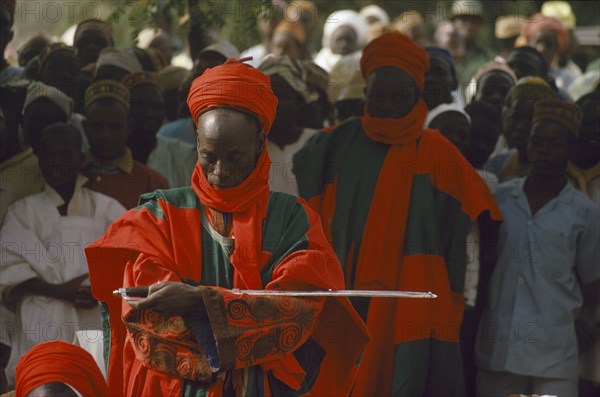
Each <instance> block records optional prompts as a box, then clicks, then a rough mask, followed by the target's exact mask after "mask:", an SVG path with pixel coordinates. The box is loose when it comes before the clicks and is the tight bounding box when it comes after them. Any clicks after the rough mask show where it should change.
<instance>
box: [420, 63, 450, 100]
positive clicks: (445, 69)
mask: <svg viewBox="0 0 600 397" xmlns="http://www.w3.org/2000/svg"><path fill="white" fill-rule="evenodd" d="M430 65H431V66H430V68H429V70H428V71H427V72H426V73H425V86H424V87H423V100H425V103H427V108H428V109H429V110H431V109H433V108H435V107H436V106H438V105H440V104H442V103H452V91H453V90H455V89H456V88H457V84H458V83H457V81H456V77H455V76H454V75H453V73H452V69H451V68H450V65H448V63H447V62H445V61H443V60H441V59H439V58H437V57H433V58H430Z"/></svg>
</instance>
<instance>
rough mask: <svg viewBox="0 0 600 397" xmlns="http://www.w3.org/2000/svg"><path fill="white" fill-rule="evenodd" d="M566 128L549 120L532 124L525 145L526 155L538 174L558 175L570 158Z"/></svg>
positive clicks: (562, 171) (565, 167) (563, 170)
mask: <svg viewBox="0 0 600 397" xmlns="http://www.w3.org/2000/svg"><path fill="white" fill-rule="evenodd" d="M568 134H569V132H568V131H567V130H566V128H564V127H562V126H561V125H559V124H557V123H553V122H550V121H540V122H537V123H535V124H534V125H533V128H532V129H531V136H530V137H529V143H528V145H527V157H528V158H529V161H530V162H531V164H532V166H533V169H532V172H535V173H536V174H538V175H560V174H561V173H564V172H565V170H566V169H567V162H568V161H569V160H570V159H571V154H572V153H571V147H570V145H569V141H568Z"/></svg>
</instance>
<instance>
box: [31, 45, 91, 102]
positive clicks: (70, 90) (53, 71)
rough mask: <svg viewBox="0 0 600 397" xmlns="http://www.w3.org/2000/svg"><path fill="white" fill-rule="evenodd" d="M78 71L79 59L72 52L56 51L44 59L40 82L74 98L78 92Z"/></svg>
mask: <svg viewBox="0 0 600 397" xmlns="http://www.w3.org/2000/svg"><path fill="white" fill-rule="evenodd" d="M80 70H81V66H80V64H79V59H77V56H76V55H75V53H74V52H71V51H57V52H55V53H53V54H50V55H49V56H48V58H47V59H46V62H45V63H44V69H43V70H42V71H41V76H40V80H41V81H42V83H44V84H48V85H50V86H53V87H56V88H58V89H59V90H61V91H62V92H64V93H65V94H67V95H68V96H69V97H71V98H75V96H76V95H77V92H78V90H79V86H78V84H77V82H76V80H77V75H78V74H79V71H80Z"/></svg>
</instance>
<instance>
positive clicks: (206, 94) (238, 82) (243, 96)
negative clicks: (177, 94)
mask: <svg viewBox="0 0 600 397" xmlns="http://www.w3.org/2000/svg"><path fill="white" fill-rule="evenodd" d="M187 103H188V106H189V108H190V113H191V114H192V119H193V120H194V123H196V125H197V124H198V116H200V115H201V114H202V113H204V112H206V111H207V110H209V109H214V108H218V107H234V108H240V109H243V110H247V111H249V112H250V113H252V114H254V115H255V116H256V117H257V118H258V121H259V122H260V125H261V127H262V129H263V130H264V131H265V132H269V130H270V129H271V125H272V124H273V120H274V119H275V112H276V111H277V97H276V96H275V94H274V93H273V91H272V90H271V80H270V79H269V76H267V75H266V74H264V73H263V72H261V71H259V70H258V69H255V68H253V67H252V66H250V65H246V64H244V63H241V62H239V61H236V60H234V59H229V60H227V62H225V63H224V64H223V65H219V66H216V67H214V68H210V69H207V70H206V71H205V72H204V73H202V75H201V76H200V77H198V78H196V79H195V80H194V82H193V83H192V87H191V88H190V93H189V95H188V99H187Z"/></svg>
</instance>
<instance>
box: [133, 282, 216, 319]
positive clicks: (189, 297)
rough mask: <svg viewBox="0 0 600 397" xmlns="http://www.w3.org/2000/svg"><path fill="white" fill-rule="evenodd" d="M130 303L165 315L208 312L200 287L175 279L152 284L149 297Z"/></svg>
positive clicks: (138, 307)
mask: <svg viewBox="0 0 600 397" xmlns="http://www.w3.org/2000/svg"><path fill="white" fill-rule="evenodd" d="M128 303H129V305H131V306H132V307H134V308H136V309H142V310H154V311H157V312H159V313H160V314H162V315H163V316H164V317H172V316H182V317H183V316H186V315H187V314H190V313H195V314H198V312H200V313H205V312H206V308H205V307H204V300H203V299H202V294H201V293H200V289H199V288H198V287H193V286H191V285H187V284H183V283H177V282H173V281H165V282H161V283H157V284H154V285H151V286H150V287H149V288H148V297H147V298H144V299H141V300H138V301H129V302H128Z"/></svg>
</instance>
